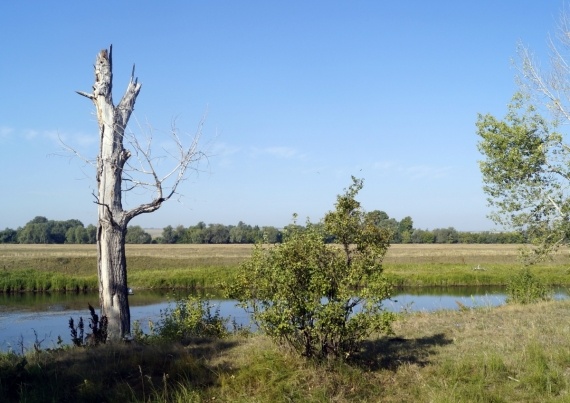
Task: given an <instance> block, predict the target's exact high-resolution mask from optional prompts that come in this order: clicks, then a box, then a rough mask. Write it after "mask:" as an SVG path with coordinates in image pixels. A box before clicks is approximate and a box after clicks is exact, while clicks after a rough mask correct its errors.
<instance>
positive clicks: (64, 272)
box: [0, 244, 570, 292]
mask: <svg viewBox="0 0 570 403" xmlns="http://www.w3.org/2000/svg"><path fill="white" fill-rule="evenodd" d="M519 248H520V246H519V245H471V244H452V245H440V244H430V245H423V244H407V245H400V244H397V245H392V246H391V247H390V249H389V250H388V253H387V255H386V257H385V260H384V269H385V274H386V276H387V277H388V278H389V279H390V281H392V283H393V284H394V285H396V286H412V287H414V286H447V287H449V286H462V285H505V284H506V283H507V281H508V279H509V278H510V277H511V276H512V275H513V273H515V272H516V271H517V270H519V269H520V267H521V264H520V262H519V260H518V256H519ZM251 251H252V245H189V244H178V245H127V267H128V276H129V286H131V287H132V288H135V289H136V288H146V289H153V288H165V289H166V288H192V289H200V288H217V287H218V286H219V285H220V283H222V282H227V281H231V278H232V276H233V275H234V274H235V272H236V269H237V267H238V266H239V264H240V263H241V262H243V261H244V260H245V259H247V258H248V257H249V256H250V254H251ZM567 257H568V250H561V251H559V252H558V253H557V254H555V255H554V256H553V258H552V260H550V261H547V262H544V263H542V264H540V265H538V266H535V267H534V269H533V270H534V272H535V274H536V275H537V276H538V277H539V278H540V279H541V280H543V281H545V282H547V283H549V284H552V285H567V284H570V276H569V275H568V274H570V269H569V268H568V266H567ZM96 259H97V252H96V248H95V245H9V244H2V245H0V270H1V271H2V276H0V292H21V291H79V290H93V289H96V287H97V270H96V264H97V260H96Z"/></svg>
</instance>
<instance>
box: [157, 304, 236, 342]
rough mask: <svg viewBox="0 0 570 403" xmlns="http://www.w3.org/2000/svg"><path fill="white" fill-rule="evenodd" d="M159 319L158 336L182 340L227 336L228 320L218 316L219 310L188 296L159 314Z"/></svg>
mask: <svg viewBox="0 0 570 403" xmlns="http://www.w3.org/2000/svg"><path fill="white" fill-rule="evenodd" d="M160 316H161V319H160V321H159V323H158V325H157V326H156V328H155V331H156V333H157V335H158V336H160V337H163V338H167V339H175V340H182V339H185V338H188V337H217V338H222V337H225V336H227V335H228V330H227V329H226V325H227V323H228V319H227V318H224V317H222V316H221V315H220V309H219V307H218V308H214V306H213V305H212V303H211V302H210V301H209V300H208V298H207V297H206V299H202V298H199V297H195V296H192V295H189V296H188V297H186V298H184V299H179V300H177V301H176V302H175V304H174V307H169V308H167V309H166V310H165V311H162V312H161V315H160Z"/></svg>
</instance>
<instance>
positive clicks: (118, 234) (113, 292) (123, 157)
mask: <svg viewBox="0 0 570 403" xmlns="http://www.w3.org/2000/svg"><path fill="white" fill-rule="evenodd" d="M112 68H113V64H112V47H110V48H109V50H108V51H107V50H106V49H104V50H102V51H100V52H99V54H98V55H97V60H96V62H95V84H94V85H93V92H92V93H86V92H81V91H77V92H78V94H80V95H83V96H85V97H87V98H89V99H91V100H92V101H93V103H94V104H95V107H96V110H97V120H98V123H99V140H100V147H99V155H98V157H97V186H98V192H97V199H96V203H97V205H98V225H97V252H98V254H97V256H98V259H97V266H98V275H99V301H100V304H101V315H105V316H107V319H108V328H107V332H108V340H113V341H115V340H121V339H123V338H125V337H128V336H130V332H131V317H130V310H129V300H128V292H127V260H126V256H125V236H126V232H127V225H128V223H129V221H130V220H131V219H132V218H133V217H135V216H137V215H139V214H142V213H149V212H152V211H155V210H157V209H158V208H159V207H160V205H161V203H162V202H163V201H164V200H166V199H165V198H163V197H162V186H161V185H162V182H161V181H159V180H158V179H157V178H156V175H154V179H155V180H156V183H154V185H155V186H156V190H157V191H156V193H155V198H154V200H152V202H150V203H148V204H143V205H140V206H138V207H136V208H134V209H131V210H128V211H124V210H123V206H122V202H121V196H122V194H121V192H122V188H121V185H122V181H123V173H124V167H125V163H126V162H127V160H128V159H129V157H130V156H131V153H130V152H129V150H127V149H125V148H124V146H123V140H124V136H125V128H126V127H127V123H128V121H129V117H130V116H131V113H132V111H133V109H134V105H135V101H136V98H137V95H138V94H139V91H140V89H141V84H139V83H138V82H137V79H136V78H134V67H133V74H132V75H131V80H130V82H129V85H128V87H127V90H126V92H125V94H124V95H123V98H122V99H121V101H120V102H119V104H118V105H117V106H114V104H113V97H112V94H111V92H112V87H113V72H112ZM184 168H185V166H184ZM153 173H154V172H153Z"/></svg>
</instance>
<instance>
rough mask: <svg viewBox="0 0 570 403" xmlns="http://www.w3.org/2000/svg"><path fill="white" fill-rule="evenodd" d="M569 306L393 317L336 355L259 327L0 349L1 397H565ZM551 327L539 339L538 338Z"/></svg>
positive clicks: (163, 399) (543, 399)
mask: <svg viewBox="0 0 570 403" xmlns="http://www.w3.org/2000/svg"><path fill="white" fill-rule="evenodd" d="M568 309H570V302H569V301H553V302H543V303H540V304H535V305H525V306H522V305H517V304H509V305H506V306H503V307H499V308H493V309H489V308H478V309H467V310H463V311H440V312H434V313H416V314H405V315H400V316H399V317H398V318H397V320H396V321H395V322H393V323H392V329H393V331H394V334H393V335H391V336H380V335H378V336H375V335H374V336H372V337H370V338H368V339H366V340H365V341H364V342H363V343H362V344H361V348H360V350H359V354H358V355H355V356H353V357H352V359H350V360H348V361H346V362H344V361H340V362H338V361H337V362H331V361H327V362H322V363H318V362H314V361H307V360H304V359H302V358H301V357H299V356H298V355H296V354H291V353H290V352H288V351H285V350H283V349H279V348H277V347H276V346H275V345H274V344H273V343H272V342H271V341H270V340H269V339H268V338H267V337H266V336H263V335H260V334H243V333H240V334H230V335H228V336H226V337H224V338H223V339H219V338H204V337H200V338H188V339H185V340H182V341H180V342H177V341H172V340H171V339H169V340H168V341H166V342H165V341H161V340H160V339H158V338H155V339H146V340H144V339H143V340H142V341H135V342H133V343H134V344H105V345H100V346H96V347H90V348H67V347H59V348H56V349H53V350H41V349H40V350H34V351H30V352H29V353H26V354H25V355H22V354H17V353H15V352H11V353H4V354H0V395H1V396H2V399H3V401H6V402H21V401H27V402H41V401H45V400H46V398H48V399H49V400H50V401H59V402H75V401H82V402H100V401H135V402H136V401H138V402H149V401H151V402H177V401H180V402H182V401H184V402H201V401H214V400H215V401H224V402H229V401H237V402H260V401H271V402H286V401H306V402H330V401H336V402H353V401H382V402H402V401H414V402H457V401H473V402H491V401H496V402H500V401H508V402H510V401H520V402H522V401H524V402H562V401H566V400H567V397H568V395H569V394H570V379H569V377H568V367H569V366H570V353H569V351H570V338H568V332H567V326H566V325H565V324H564V323H562V322H561V321H560V318H561V317H565V315H566V313H567V312H568ZM545 334H548V337H544V335H545Z"/></svg>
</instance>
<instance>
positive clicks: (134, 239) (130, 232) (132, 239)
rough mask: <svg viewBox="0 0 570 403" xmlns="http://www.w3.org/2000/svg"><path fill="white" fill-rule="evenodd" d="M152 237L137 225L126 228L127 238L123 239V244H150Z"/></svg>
mask: <svg viewBox="0 0 570 403" xmlns="http://www.w3.org/2000/svg"><path fill="white" fill-rule="evenodd" d="M151 242H152V236H151V235H150V234H149V233H148V232H145V230H144V229H142V227H140V226H138V225H131V226H129V227H128V228H127V236H126V237H125V243H137V244H141V243H151Z"/></svg>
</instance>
